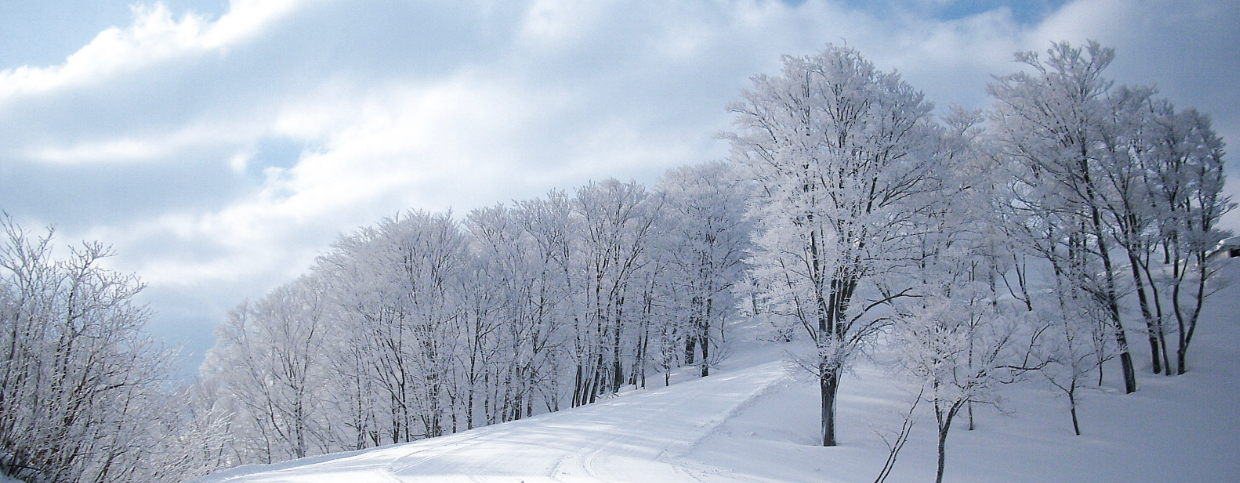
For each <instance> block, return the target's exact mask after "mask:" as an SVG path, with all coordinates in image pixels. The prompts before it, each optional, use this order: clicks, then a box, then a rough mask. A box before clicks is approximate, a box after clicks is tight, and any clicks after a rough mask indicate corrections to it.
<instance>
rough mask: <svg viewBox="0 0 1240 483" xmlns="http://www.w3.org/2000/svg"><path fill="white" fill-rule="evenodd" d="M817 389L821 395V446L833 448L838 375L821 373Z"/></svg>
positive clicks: (834, 442) (834, 443)
mask: <svg viewBox="0 0 1240 483" xmlns="http://www.w3.org/2000/svg"><path fill="white" fill-rule="evenodd" d="M818 387H819V389H820V390H821V393H822V445H823V446H835V445H836V441H835V395H836V392H838V391H839V387H840V386H839V375H838V374H835V373H834V372H832V373H830V374H828V373H827V372H826V371H823V374H822V375H821V376H819V378H818Z"/></svg>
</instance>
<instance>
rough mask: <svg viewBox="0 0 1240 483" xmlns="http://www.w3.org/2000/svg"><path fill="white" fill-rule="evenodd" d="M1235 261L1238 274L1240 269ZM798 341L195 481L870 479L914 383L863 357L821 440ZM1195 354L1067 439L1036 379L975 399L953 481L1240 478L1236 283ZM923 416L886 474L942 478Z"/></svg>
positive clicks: (1100, 395)
mask: <svg viewBox="0 0 1240 483" xmlns="http://www.w3.org/2000/svg"><path fill="white" fill-rule="evenodd" d="M1229 264H1230V265H1232V266H1230V267H1228V269H1227V270H1228V271H1229V272H1231V275H1232V277H1233V278H1234V279H1236V280H1240V277H1236V275H1237V274H1240V264H1237V263H1236V262H1229ZM747 330H748V331H750V332H752V328H744V327H740V328H737V330H736V332H738V333H742V334H743V333H745V331H747ZM738 338H741V337H734V339H738ZM751 338H752V337H751ZM1134 340H1139V339H1134ZM1141 349H1142V348H1141V347H1140V344H1134V346H1133V350H1134V354H1133V356H1134V358H1135V359H1136V360H1137V361H1145V364H1146V365H1148V361H1147V359H1148V354H1143V353H1142V352H1141ZM798 350H804V347H802V346H798V345H796V344H778V343H771V342H758V341H755V340H749V341H735V345H733V347H732V348H731V351H732V354H731V356H730V357H729V358H728V360H727V361H726V362H725V363H724V364H723V365H721V367H719V368H718V370H717V371H716V372H715V373H714V374H712V375H711V376H710V377H706V378H701V379H691V380H687V381H685V382H682V383H679V384H674V385H672V386H671V387H667V388H662V387H660V388H651V389H644V390H636V391H631V392H629V393H626V394H623V395H621V396H619V397H615V398H611V399H607V400H604V401H602V402H599V403H596V404H593V405H590V406H586V407H582V408H576V409H571V410H564V411H561V412H558V413H554V414H546V415H541V416H536V417H534V418H530V419H526V420H522V421H516V422H512V423H507V424H501V425H496V426H490V427H486V428H481V429H476V430H473V431H466V432H463V433H458V434H455V435H451V436H445V437H441V438H436V439H431V440H424V441H419V442H415V443H409V444H402V445H392V446H387V447H382V448H376V449H371V450H363V451H358V452H352V453H343V454H338V455H329V456H322V457H315V458H307V459H304V460H299V461H293V462H286V463H281V464H277V465H268V466H246V467H240V468H234V469H231V470H228V471H224V472H220V473H216V474H214V475H210V476H208V477H205V478H203V479H202V480H200V481H202V482H204V483H216V482H256V483H257V482H328V481H350V482H384V483H392V482H405V481H419V482H445V483H446V482H466V481H473V482H512V483H516V482H525V483H535V482H553V481H554V482H596V481H608V482H613V481H614V482H625V481H631V482H640V483H653V482H680V481H684V482H690V481H712V482H715V481H718V482H730V481H737V482H775V481H827V482H836V481H838V482H851V481H873V480H874V478H875V477H876V475H877V473H878V471H879V469H880V468H881V466H882V463H883V461H884V460H885V458H886V456H887V448H886V446H885V445H884V443H883V441H882V440H881V438H880V437H879V436H878V433H877V432H876V431H884V430H892V429H896V428H898V426H899V422H900V415H899V412H900V411H902V410H905V409H907V404H908V403H907V401H909V400H910V397H909V391H910V390H911V387H910V385H909V384H908V383H906V382H905V381H903V380H902V379H900V378H898V377H896V376H892V375H890V374H888V372H887V371H886V370H885V369H883V368H882V367H881V366H879V365H877V364H876V363H873V362H866V361H863V362H861V363H859V364H858V366H857V368H856V370H855V371H854V373H852V374H850V375H849V376H848V377H846V378H845V380H844V381H843V384H842V386H841V390H840V400H839V403H838V404H839V406H838V414H839V419H838V424H839V426H838V436H839V439H840V441H841V445H840V446H838V447H834V448H823V447H819V446H816V445H815V441H817V440H818V431H819V429H818V424H819V423H818V417H817V415H818V410H819V409H818V396H817V388H816V385H815V383H814V382H813V381H812V380H810V379H808V378H805V377H802V376H798V375H797V374H796V372H797V369H795V368H793V367H792V366H791V365H789V364H787V363H784V362H782V359H785V358H786V354H787V353H788V352H789V351H792V352H796V351H798ZM1189 355H1190V359H1189V360H1190V364H1191V367H1190V372H1189V373H1188V374H1186V375H1183V376H1175V377H1166V376H1161V375H1154V374H1150V373H1149V368H1148V367H1142V368H1140V369H1141V372H1140V379H1139V387H1140V390H1139V391H1138V392H1136V393H1134V394H1127V395H1126V394H1124V393H1123V390H1122V383H1121V381H1120V380H1119V378H1118V376H1119V374H1118V373H1119V369H1118V363H1117V362H1112V363H1109V364H1108V366H1107V367H1106V370H1107V373H1106V382H1105V384H1104V385H1103V386H1102V387H1101V388H1091V389H1090V390H1089V391H1087V392H1085V394H1084V400H1083V401H1082V402H1081V407H1080V412H1081V426H1082V427H1081V429H1082V432H1083V435H1082V436H1074V435H1073V434H1072V425H1071V424H1072V423H1071V419H1070V418H1069V415H1068V411H1067V401H1066V400H1064V399H1062V398H1057V397H1056V396H1055V394H1054V393H1053V392H1051V391H1048V390H1046V388H1045V387H1043V386H1042V383H1040V382H1038V381H1036V380H1029V381H1024V382H1021V383H1017V384H1013V385H1009V386H1006V387H1004V388H1002V389H1001V394H1002V396H1003V402H1002V403H1001V404H1000V405H999V406H998V407H990V406H986V407H975V420H976V422H977V428H976V429H975V430H973V431H969V430H968V429H967V424H968V420H967V415H965V414H962V415H961V416H960V417H959V418H958V419H957V421H956V423H955V425H954V426H953V429H952V431H951V434H950V436H949V437H948V441H947V447H948V449H947V468H946V474H945V476H944V480H945V481H954V482H983V481H1011V482H1020V481H1030V482H1032V481H1102V482H1106V481H1114V482H1130V481H1131V482H1141V481H1240V457H1238V456H1240V417H1237V414H1240V411H1237V410H1238V409H1240V284H1234V285H1233V286H1231V287H1228V288H1226V289H1224V290H1223V291H1222V292H1221V293H1219V294H1217V295H1216V296H1215V297H1214V298H1213V299H1211V301H1210V302H1209V303H1208V305H1207V307H1206V313H1205V314H1204V315H1203V320H1202V324H1201V327H1200V328H1199V329H1198V333H1197V335H1196V339H1195V341H1194V343H1193V346H1192V348H1191V349H1190V353H1189ZM1143 357H1144V359H1143ZM681 378H682V379H684V378H686V377H685V376H682V377H681ZM649 382H650V384H652V385H656V384H658V383H661V382H662V377H661V376H659V377H655V378H652V379H651V380H650V381H649ZM924 409H926V408H920V409H919V410H924ZM919 414H920V422H919V423H918V424H917V426H916V427H915V428H914V430H913V434H912V436H911V438H910V440H909V442H908V444H907V445H906V446H905V447H904V450H903V452H901V453H900V456H899V460H898V462H897V463H896V466H895V470H894V471H893V473H892V475H891V477H890V478H889V480H888V481H892V482H897V481H927V480H932V479H933V476H934V469H935V458H936V451H935V435H934V420H933V416H932V415H931V414H930V413H929V412H928V411H926V412H924V413H919Z"/></svg>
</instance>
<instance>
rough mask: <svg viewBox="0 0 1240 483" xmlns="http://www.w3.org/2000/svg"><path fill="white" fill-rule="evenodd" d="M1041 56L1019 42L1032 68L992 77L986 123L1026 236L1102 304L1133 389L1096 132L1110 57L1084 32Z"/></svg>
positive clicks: (1020, 56) (1103, 116) (1103, 115)
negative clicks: (1079, 44)
mask: <svg viewBox="0 0 1240 483" xmlns="http://www.w3.org/2000/svg"><path fill="white" fill-rule="evenodd" d="M1047 54H1048V55H1047V58H1046V59H1045V60H1043V59H1041V58H1040V57H1039V56H1038V54H1037V53H1036V52H1020V53H1017V54H1016V59H1017V60H1018V61H1020V62H1022V63H1024V64H1026V65H1028V66H1029V67H1031V68H1032V69H1033V72H1018V73H1015V74H1010V75H1007V76H1004V77H999V78H998V79H997V80H996V82H995V83H993V84H991V85H990V88H989V91H990V94H991V96H993V97H994V98H995V99H996V101H997V102H996V105H995V111H994V113H993V114H992V118H991V121H992V129H993V130H994V133H995V135H996V140H997V143H998V146H999V149H1000V150H1001V155H1003V156H1005V157H1008V158H1009V159H1011V160H1013V166H1014V167H1015V168H1017V169H1015V170H1014V171H1015V173H1016V178H1017V182H1016V183H1014V187H1015V189H1016V190H1017V192H1018V194H1019V195H1018V203H1019V207H1020V208H1022V209H1023V210H1024V211H1025V212H1027V214H1028V217H1027V218H1026V220H1025V221H1024V223H1025V224H1026V227H1027V229H1028V231H1029V232H1030V233H1031V235H1030V238H1031V239H1037V240H1038V241H1039V242H1042V243H1043V244H1042V245H1041V247H1040V249H1039V251H1040V253H1041V254H1042V255H1043V256H1044V257H1046V258H1047V259H1048V260H1050V261H1051V262H1052V263H1054V264H1055V273H1056V275H1057V276H1064V277H1070V278H1069V281H1070V283H1072V284H1075V285H1076V286H1078V287H1079V288H1081V289H1082V290H1085V291H1086V292H1088V293H1089V294H1090V296H1091V297H1092V298H1093V299H1094V300H1095V301H1096V303H1098V304H1100V305H1101V306H1102V307H1103V309H1104V310H1105V313H1106V314H1107V320H1106V323H1108V324H1109V325H1110V326H1111V332H1112V334H1113V337H1114V338H1115V342H1116V350H1118V352H1119V356H1120V361H1121V363H1122V369H1123V377H1124V388H1125V390H1126V391H1127V392H1133V391H1135V390H1136V389H1137V380H1136V373H1135V370H1134V368H1133V362H1132V355H1131V353H1130V352H1129V349H1128V336H1127V334H1126V332H1125V331H1124V325H1123V320H1122V319H1121V317H1120V303H1119V299H1120V295H1121V292H1120V291H1121V289H1122V287H1121V286H1120V281H1119V280H1117V277H1118V275H1117V269H1118V268H1119V267H1117V266H1116V264H1115V261H1114V255H1113V254H1112V249H1113V248H1114V243H1113V240H1114V237H1113V236H1112V233H1111V231H1110V229H1109V227H1110V224H1109V223H1108V220H1107V218H1106V217H1107V216H1108V213H1107V212H1106V205H1107V203H1106V197H1107V193H1106V191H1105V186H1104V184H1103V183H1104V181H1103V180H1104V176H1103V174H1102V172H1101V170H1102V169H1103V166H1104V164H1103V159H1104V158H1106V157H1107V156H1108V152H1107V150H1106V146H1105V144H1104V143H1103V142H1102V139H1101V134H1102V133H1101V130H1102V128H1103V127H1104V125H1105V123H1106V122H1107V119H1108V115H1109V109H1108V106H1107V101H1106V96H1107V93H1108V90H1109V89H1110V88H1111V85H1112V82H1111V81H1110V80H1108V79H1106V78H1105V77H1103V76H1102V72H1103V70H1105V69H1106V67H1107V66H1108V65H1109V64H1110V63H1111V61H1112V60H1113V59H1114V58H1115V53H1114V51H1113V50H1111V49H1105V48H1103V47H1101V46H1100V45H1099V44H1098V43H1097V42H1090V43H1089V44H1088V45H1087V46H1086V47H1085V48H1084V49H1082V48H1074V47H1072V46H1071V45H1069V44H1068V43H1067V42H1060V43H1055V44H1053V45H1052V47H1051V48H1050V49H1049V50H1048V51H1047Z"/></svg>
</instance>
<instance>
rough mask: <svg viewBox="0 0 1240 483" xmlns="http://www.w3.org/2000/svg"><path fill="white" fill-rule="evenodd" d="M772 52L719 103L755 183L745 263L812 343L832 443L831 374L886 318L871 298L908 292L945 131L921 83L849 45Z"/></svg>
mask: <svg viewBox="0 0 1240 483" xmlns="http://www.w3.org/2000/svg"><path fill="white" fill-rule="evenodd" d="M783 63H784V65H783V71H782V75H780V76H775V77H770V76H766V75H757V76H754V77H753V84H754V87H753V90H748V91H745V92H744V93H743V94H742V101H740V102H735V103H732V104H730V105H729V110H730V111H732V112H733V113H735V115H736V117H735V124H736V125H737V126H738V127H739V128H740V132H738V133H726V134H725V135H724V136H725V137H726V138H727V139H729V140H730V141H731V143H732V159H733V160H734V161H735V162H737V163H739V164H741V165H744V166H745V167H747V168H748V170H749V173H750V175H751V176H752V177H753V178H754V179H756V180H757V181H758V184H759V185H760V186H761V187H760V188H759V190H758V194H757V196H756V197H755V200H754V203H753V204H752V214H753V216H754V217H755V219H757V220H758V222H757V223H758V227H759V229H760V235H759V236H758V238H757V239H756V240H755V243H756V245H757V251H756V253H755V255H754V256H753V258H752V260H751V263H752V264H753V265H755V267H756V276H757V277H759V278H761V279H763V281H762V282H761V283H760V285H759V286H762V287H769V290H771V291H772V293H771V296H772V297H773V298H774V299H775V300H776V303H777V307H780V308H781V310H782V313H783V314H785V315H786V316H788V317H791V318H794V319H795V320H797V321H798V322H799V323H800V325H801V326H802V327H804V328H805V331H806V333H807V334H808V335H809V336H810V337H811V338H812V339H813V340H814V342H815V345H816V346H817V355H816V360H815V361H814V362H813V363H812V365H813V366H814V367H813V369H814V371H815V372H816V373H817V376H818V379H819V388H820V393H821V398H822V405H821V406H822V407H821V410H822V411H821V413H822V414H821V416H822V443H823V445H825V446H834V445H835V444H836V438H835V400H836V393H837V391H838V390H839V383H840V377H841V376H842V375H843V373H844V371H845V370H846V369H847V368H848V366H849V364H850V363H851V361H852V359H853V357H854V356H855V355H856V353H857V351H858V350H859V349H860V348H861V347H862V346H863V345H865V344H866V343H867V341H869V340H870V338H871V336H873V335H874V334H875V333H876V332H877V331H878V330H880V329H881V328H882V327H884V326H885V325H887V323H888V322H889V318H887V317H884V316H880V315H878V314H876V313H875V309H877V308H879V307H882V306H884V305H885V304H886V303H887V302H890V301H892V300H893V299H896V298H899V297H902V296H905V295H908V294H909V291H908V288H907V287H904V286H902V285H904V284H905V283H906V282H905V281H904V280H902V278H901V277H898V276H894V275H895V274H896V273H897V272H898V271H899V268H900V267H906V266H909V265H910V264H911V263H912V262H913V261H914V260H915V259H916V258H917V257H918V254H917V253H916V252H917V250H916V249H915V246H916V245H917V243H916V240H915V239H916V236H917V235H918V234H919V233H920V231H921V230H920V228H919V224H921V223H922V220H923V219H924V218H925V217H927V216H928V215H929V213H928V210H929V209H930V205H931V204H933V203H934V201H933V199H934V196H932V195H933V194H934V192H936V191H937V190H938V189H939V185H938V183H937V181H936V180H935V178H934V176H933V175H934V173H935V171H936V169H937V168H938V166H939V160H940V157H939V156H938V154H937V152H936V151H937V150H938V148H939V147H940V141H939V139H940V135H941V131H942V130H941V128H940V127H939V126H938V125H936V124H935V123H934V121H933V119H932V118H931V114H930V113H931V109H932V105H931V104H930V103H929V102H926V101H925V100H924V98H923V95H922V94H921V93H920V92H918V91H916V90H915V89H913V88H912V87H911V86H909V85H908V84H907V83H905V82H904V81H903V80H901V78H900V76H899V75H897V74H895V73H887V72H881V71H879V70H877V69H875V67H874V65H873V64H871V63H869V62H867V61H865V60H864V59H862V58H861V56H860V55H859V54H858V53H857V52H856V51H855V50H852V49H848V48H839V47H834V46H831V47H828V48H827V49H826V50H825V51H823V52H821V53H819V54H816V55H812V56H806V57H791V56H785V57H784V58H783ZM859 294H861V295H859Z"/></svg>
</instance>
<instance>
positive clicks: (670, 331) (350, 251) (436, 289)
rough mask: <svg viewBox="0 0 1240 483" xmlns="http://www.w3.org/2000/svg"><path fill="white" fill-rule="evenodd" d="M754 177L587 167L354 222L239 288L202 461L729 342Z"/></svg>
mask: <svg viewBox="0 0 1240 483" xmlns="http://www.w3.org/2000/svg"><path fill="white" fill-rule="evenodd" d="M747 186H749V184H748V183H744V182H742V181H740V180H739V179H738V178H737V176H736V175H735V172H734V170H733V169H731V167H730V166H729V165H728V164H725V163H720V162H717V163H708V164H703V165H699V166H693V167H685V168H680V169H675V170H671V171H669V172H668V173H667V174H666V175H665V176H664V177H663V178H662V179H661V181H660V183H659V185H658V186H657V188H655V189H654V190H653V191H650V190H647V189H646V188H645V187H643V186H642V185H640V184H638V183H636V182H629V183H622V182H619V181H616V180H606V181H603V182H598V183H590V184H588V185H586V186H583V187H581V188H579V189H577V190H576V191H575V192H574V193H573V195H571V196H570V195H568V194H567V193H564V192H561V191H552V192H551V193H549V194H548V195H546V196H545V197H543V198H538V199H532V200H527V201H520V202H516V203H513V204H512V205H511V206H504V205H498V206H494V207H490V208H483V209H478V210H474V211H472V212H470V213H469V214H468V215H466V216H464V217H463V219H462V220H459V221H458V220H457V219H455V218H454V217H453V216H452V214H451V213H427V212H421V211H412V212H408V213H404V214H400V215H397V216H394V217H391V218H388V219H385V220H383V221H382V222H380V223H379V224H378V225H377V226H374V227H369V228H364V229H361V230H359V231H358V232H356V233H354V234H351V235H349V236H345V237H343V238H341V239H340V240H339V241H338V242H337V243H335V245H334V246H333V247H332V248H331V250H329V251H328V252H327V253H325V254H323V255H322V256H321V257H320V258H319V259H318V261H317V262H316V264H315V265H314V267H313V268H312V269H311V271H310V273H308V274H307V275H305V276H303V277H301V278H299V279H297V280H295V281H293V282H290V283H288V284H286V285H283V286H281V287H278V288H276V289H275V290H273V291H271V292H270V293H268V294H267V295H265V296H264V297H262V298H261V299H259V300H257V301H256V302H253V303H250V302H245V303H242V304H241V305H239V306H238V307H237V308H235V309H234V310H233V311H232V312H231V313H230V314H229V318H228V320H227V322H225V323H224V324H223V325H221V327H220V328H219V329H218V332H217V333H218V337H219V339H218V342H217V344H216V346H215V347H214V348H213V349H212V350H211V351H210V353H209V354H208V359H207V362H206V364H205V365H204V368H203V372H202V380H201V381H200V382H199V384H198V387H199V390H200V397H198V398H197V401H196V403H195V404H196V405H197V406H198V409H197V410H196V411H197V412H198V413H199V414H202V415H204V417H206V418H207V419H211V418H214V419H215V421H214V422H213V423H209V424H205V425H207V426H210V425H214V426H217V427H218V426H226V427H227V431H226V432H223V433H221V434H219V435H218V437H216V438H214V439H210V438H208V439H207V440H203V441H201V444H202V447H201V448H200V449H199V452H200V453H202V454H207V455H212V457H213V458H214V460H213V461H204V464H206V466H221V467H222V466H231V465H236V464H243V463H256V462H262V463H270V462H275V461H281V460H287V459H291V458H299V457H303V456H307V455H312V454H321V453H328V452H336V451H342V450H353V449H362V448H367V447H373V446H379V445H383V444H390V443H399V442H405V441H412V440H417V439H421V438H428V437H434V436H439V435H442V434H448V433H453V432H457V431H463V430H466V429H471V428H474V427H477V426H480V425H486V424H493V423H497V422H503V421H509V420H515V419H520V418H523V417H528V416H530V415H532V414H535V413H540V412H550V411H556V410H559V409H560V408H562V407H568V406H579V405H584V404H590V403H593V402H595V401H596V400H597V399H598V398H600V397H607V396H609V395H611V394H615V393H616V392H617V391H619V390H620V389H621V388H622V387H623V386H625V385H632V386H638V387H643V386H645V384H646V382H647V377H649V376H656V375H659V374H662V375H663V381H662V382H663V383H664V384H666V383H667V378H668V375H669V373H670V371H671V370H672V369H674V368H677V367H680V366H683V365H696V366H698V367H699V369H697V370H698V371H700V374H702V375H707V374H708V373H709V370H710V367H711V365H712V364H714V363H715V362H716V361H717V360H718V357H719V354H720V352H719V350H718V348H719V347H720V344H721V343H722V341H723V333H722V330H723V324H722V322H723V321H724V320H726V319H728V318H729V317H731V314H732V313H733V312H734V311H735V307H736V306H737V304H736V303H735V301H734V299H733V297H734V296H733V291H732V288H733V286H734V285H736V284H737V283H738V282H739V281H741V280H742V279H743V277H744V276H745V272H746V270H745V265H744V263H743V259H744V257H745V256H746V254H747V252H748V246H749V234H750V231H751V228H750V224H749V221H748V218H747V217H746V215H745V206H746V200H747V199H748V196H749V194H748V191H747V190H748V188H747Z"/></svg>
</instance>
